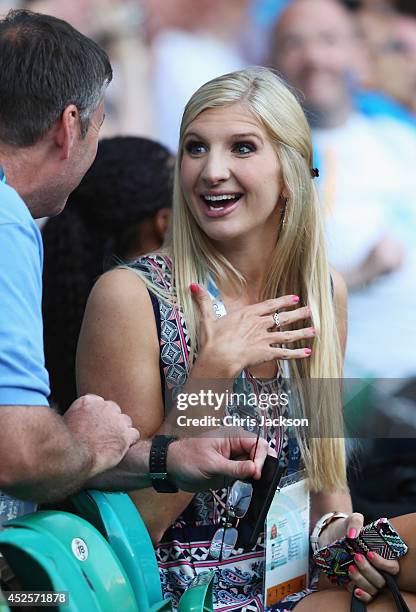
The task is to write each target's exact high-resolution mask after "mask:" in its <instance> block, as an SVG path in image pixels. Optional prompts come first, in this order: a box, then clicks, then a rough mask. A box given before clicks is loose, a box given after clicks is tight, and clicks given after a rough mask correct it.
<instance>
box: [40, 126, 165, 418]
mask: <svg viewBox="0 0 416 612" xmlns="http://www.w3.org/2000/svg"><path fill="white" fill-rule="evenodd" d="M173 161H174V160H173V157H172V156H171V155H170V153H169V152H168V151H167V149H165V147H163V146H162V145H160V144H158V143H156V142H153V141H151V140H147V139H144V138H129V137H123V138H112V139H106V140H102V141H100V143H99V145H98V153H97V157H96V160H95V162H94V163H93V165H92V166H91V168H90V170H89V171H88V172H87V174H86V175H85V177H84V178H83V180H82V181H81V183H80V185H79V186H78V187H77V188H76V189H75V191H74V192H73V193H72V194H71V195H70V197H69V199H68V204H67V207H66V208H65V210H64V211H63V213H62V214H61V215H59V216H58V217H54V218H51V219H49V221H48V222H47V223H46V226H45V229H44V231H43V242H44V250H45V267H44V273H43V281H44V284H43V317H44V340H45V356H46V366H47V369H48V371H49V375H50V385H51V399H52V400H53V402H54V403H55V404H57V405H58V407H59V409H60V411H62V412H63V411H64V410H66V408H67V407H68V406H69V405H70V404H71V402H72V401H73V399H74V398H75V397H76V385H75V352H76V346H77V341H78V335H79V330H80V327H81V322H82V317H83V314H84V309H85V304H86V302H87V298H88V295H89V293H90V291H91V288H92V286H93V284H94V282H95V281H96V279H97V278H98V277H99V276H100V274H102V272H103V271H104V270H105V268H108V267H111V265H112V264H114V263H116V262H117V259H118V260H120V259H123V260H128V259H134V258H135V257H137V256H138V255H140V254H143V253H145V252H148V251H155V250H157V249H158V248H159V247H160V245H161V244H162V242H163V239H164V236H165V233H166V230H167V227H168V223H169V219H170V206H171V189H172V176H173Z"/></svg>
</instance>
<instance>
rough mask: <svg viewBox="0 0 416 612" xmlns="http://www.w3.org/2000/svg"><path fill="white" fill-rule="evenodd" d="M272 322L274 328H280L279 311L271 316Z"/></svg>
mask: <svg viewBox="0 0 416 612" xmlns="http://www.w3.org/2000/svg"><path fill="white" fill-rule="evenodd" d="M273 321H274V324H275V325H276V327H280V325H281V323H280V317H279V311H278V310H276V312H275V313H274V315H273Z"/></svg>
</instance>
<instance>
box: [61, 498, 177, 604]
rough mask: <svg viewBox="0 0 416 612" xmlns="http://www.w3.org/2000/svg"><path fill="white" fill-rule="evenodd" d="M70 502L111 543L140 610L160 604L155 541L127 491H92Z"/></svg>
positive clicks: (160, 591)
mask: <svg viewBox="0 0 416 612" xmlns="http://www.w3.org/2000/svg"><path fill="white" fill-rule="evenodd" d="M71 502H72V504H73V506H74V511H75V512H77V513H78V514H80V516H82V517H83V518H85V519H86V520H88V521H90V522H91V523H92V524H93V525H94V527H96V529H98V530H99V531H100V532H101V533H102V535H103V536H104V537H105V538H106V539H107V540H108V542H109V543H110V545H111V547H112V549H113V550H114V552H115V553H116V555H117V556H118V558H119V560H120V562H121V563H122V565H123V567H124V569H125V571H126V574H127V576H128V578H129V580H130V583H131V585H132V587H133V590H134V593H135V595H136V600H137V604H138V606H139V608H140V610H143V611H145V610H147V609H150V608H151V607H152V606H155V605H160V603H161V602H162V597H163V595H162V588H161V585H160V577H159V568H158V566H157V562H156V556H155V551H154V548H153V544H152V541H151V539H150V536H149V534H148V531H147V529H146V526H145V524H144V522H143V520H142V518H141V516H140V514H139V512H138V511H137V510H136V507H135V505H134V504H133V502H132V501H131V499H130V497H129V496H128V495H127V493H107V492H102V491H94V490H89V491H84V492H82V493H80V494H78V495H76V496H73V497H72V498H71ZM164 604H165V605H167V604H168V602H164ZM167 609H169V608H167Z"/></svg>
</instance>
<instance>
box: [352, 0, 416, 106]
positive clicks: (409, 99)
mask: <svg viewBox="0 0 416 612" xmlns="http://www.w3.org/2000/svg"><path fill="white" fill-rule="evenodd" d="M357 18H358V23H359V26H360V30H361V32H362V34H363V36H364V40H365V43H366V46H367V48H368V51H369V59H370V64H371V71H370V74H369V76H370V79H368V81H367V83H365V85H366V86H367V87H368V88H370V89H374V90H378V91H380V92H383V93H384V94H386V95H387V96H389V97H390V98H392V99H393V100H396V101H397V102H398V103H399V104H400V105H402V107H404V108H406V109H408V111H410V113H411V114H414V111H415V94H416V68H415V65H416V62H415V60H416V19H414V18H412V17H408V16H400V15H399V14H397V13H394V12H380V11H367V10H366V11H360V12H359V13H358V17H357Z"/></svg>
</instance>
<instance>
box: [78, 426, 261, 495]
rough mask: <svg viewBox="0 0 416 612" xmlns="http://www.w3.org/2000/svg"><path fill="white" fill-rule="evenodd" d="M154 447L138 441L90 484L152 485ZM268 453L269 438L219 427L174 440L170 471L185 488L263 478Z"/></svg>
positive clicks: (108, 487)
mask: <svg viewBox="0 0 416 612" xmlns="http://www.w3.org/2000/svg"><path fill="white" fill-rule="evenodd" d="M150 447H151V441H150V440H145V441H140V442H138V443H137V444H135V445H134V446H132V447H131V448H130V450H129V451H128V453H127V455H126V456H125V458H124V459H123V460H122V461H121V463H120V464H119V465H118V466H117V467H116V468H114V469H112V470H109V471H108V472H105V473H103V474H100V475H98V476H97V477H95V478H93V479H91V480H90V481H88V482H87V483H86V484H87V486H88V487H93V488H96V489H104V490H107V491H119V490H125V491H131V490H135V489H141V488H144V487H148V486H150V485H151V480H150V477H149V453H150ZM268 453H271V454H273V451H271V450H270V449H269V445H268V444H267V442H266V440H263V439H261V438H260V439H259V440H257V436H255V435H254V434H251V433H250V432H247V431H244V430H241V429H234V428H231V427H225V428H219V429H217V430H212V431H211V432H210V434H208V433H206V434H204V435H201V436H196V437H194V438H183V439H182V440H178V441H176V442H173V443H172V444H170V446H169V448H168V454H167V471H168V474H169V478H170V479H171V480H172V481H173V482H174V483H175V484H176V485H177V487H178V488H179V489H181V490H182V491H192V492H196V491H205V490H207V489H218V488H221V487H223V486H226V485H228V484H230V483H232V482H234V480H239V479H243V480H244V479H247V478H255V479H259V478H260V476H261V470H262V468H263V465H264V461H265V459H266V457H267V454H268Z"/></svg>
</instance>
